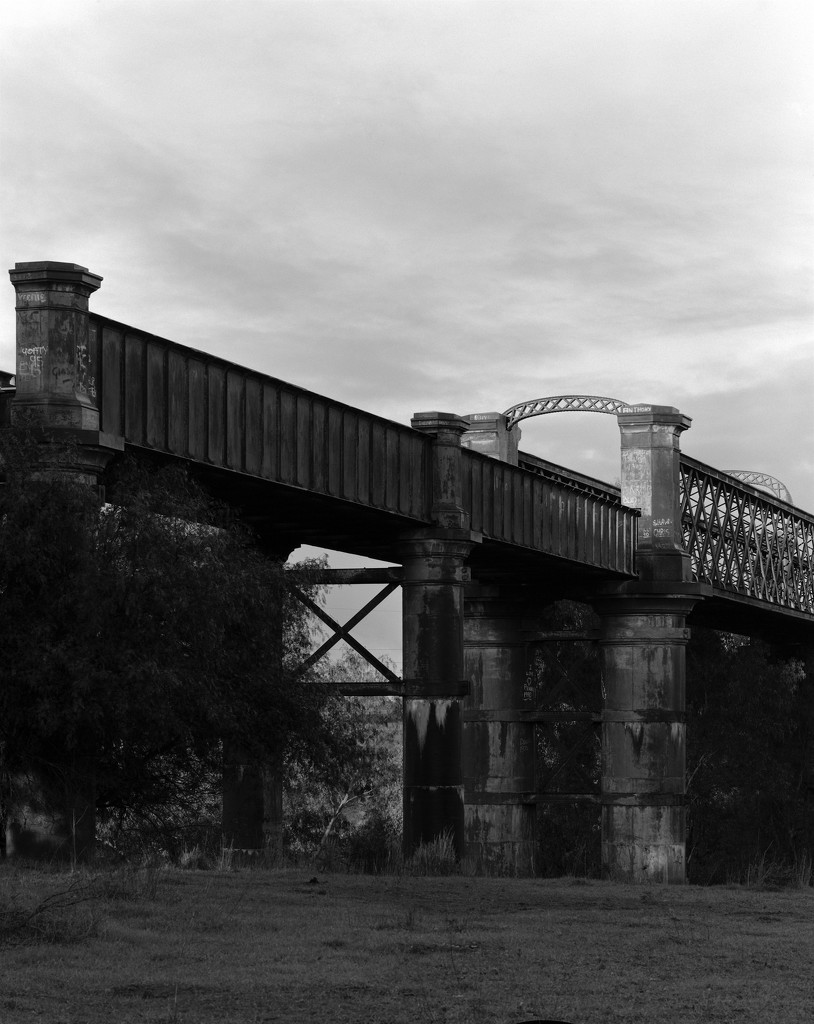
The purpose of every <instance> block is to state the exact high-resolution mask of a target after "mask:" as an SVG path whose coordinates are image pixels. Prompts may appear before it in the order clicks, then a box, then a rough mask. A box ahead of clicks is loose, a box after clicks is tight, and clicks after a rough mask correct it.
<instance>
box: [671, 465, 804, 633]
mask: <svg viewBox="0 0 814 1024" xmlns="http://www.w3.org/2000/svg"><path fill="white" fill-rule="evenodd" d="M681 522H682V526H683V535H684V549H685V550H686V551H688V552H689V554H690V559H691V563H692V571H693V576H694V578H695V579H696V580H697V581H698V582H700V583H709V584H712V586H713V587H717V588H719V589H721V590H727V591H730V592H735V593H738V594H743V595H744V596H746V597H752V598H757V599H758V600H760V601H767V602H769V603H771V604H776V605H781V606H782V607H785V608H790V609H793V610H795V611H800V612H807V613H808V614H810V615H811V614H814V517H812V516H809V515H807V514H806V513H805V512H801V511H799V510H797V509H794V508H792V507H791V506H790V505H788V504H786V503H785V502H783V503H781V502H778V501H777V500H775V499H773V498H772V497H771V496H770V495H768V494H759V493H757V492H756V491H754V490H752V489H751V488H748V487H742V486H739V484H738V482H737V481H736V480H734V479H733V478H732V477H729V476H727V475H726V474H723V473H720V472H718V471H717V470H715V469H712V468H711V467H709V466H704V465H703V464H702V463H700V462H696V461H695V460H694V459H687V458H685V457H682V459H681Z"/></svg>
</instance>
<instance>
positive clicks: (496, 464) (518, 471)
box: [463, 449, 638, 575]
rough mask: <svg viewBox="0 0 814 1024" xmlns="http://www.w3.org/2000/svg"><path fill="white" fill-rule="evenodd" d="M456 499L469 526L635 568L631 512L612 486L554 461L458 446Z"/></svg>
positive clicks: (561, 553) (586, 560) (600, 563)
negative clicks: (502, 456)
mask: <svg viewBox="0 0 814 1024" xmlns="http://www.w3.org/2000/svg"><path fill="white" fill-rule="evenodd" d="M463 456H464V458H463V494H464V507H466V508H468V509H470V511H471V516H472V529H473V530H476V531H478V532H480V533H483V535H484V536H485V537H489V538H490V539H493V540H499V541H506V542H508V543H511V544H520V545H523V546H525V547H529V548H534V549H535V550H538V551H545V552H547V553H550V554H553V555H557V556H558V557H561V558H567V559H572V560H576V561H579V562H582V563H583V564H587V565H594V566H597V567H601V568H607V569H613V570H614V571H616V572H624V573H629V574H630V575H635V572H636V569H635V558H636V524H637V520H638V513H637V512H636V511H634V510H633V509H629V508H626V507H625V506H623V505H622V504H621V502H620V500H619V492H618V491H616V490H615V489H613V488H604V487H603V485H601V484H600V483H599V482H598V481H590V482H591V483H592V484H593V485H594V486H591V487H589V486H587V482H589V478H587V477H579V478H575V479H568V478H567V476H566V471H564V470H562V468H561V467H556V466H553V465H549V464H541V465H533V464H532V462H531V461H530V460H529V459H527V458H526V459H524V461H523V464H522V465H521V466H512V465H511V464H510V463H507V462H502V461H500V460H499V459H494V458H490V457H489V456H488V455H483V454H481V453H479V452H473V451H470V450H468V449H465V450H464V451H463Z"/></svg>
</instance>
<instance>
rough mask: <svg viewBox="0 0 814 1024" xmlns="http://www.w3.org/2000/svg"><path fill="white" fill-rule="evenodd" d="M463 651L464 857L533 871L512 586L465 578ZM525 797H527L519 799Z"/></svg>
mask: <svg viewBox="0 0 814 1024" xmlns="http://www.w3.org/2000/svg"><path fill="white" fill-rule="evenodd" d="M464 609H465V617H464V657H465V667H466V675H467V678H468V679H469V683H470V693H469V697H468V698H467V699H466V702H465V709H466V710H465V711H464V736H463V750H464V784H465V800H466V803H465V811H464V831H465V838H466V857H467V860H468V861H470V862H471V863H472V864H473V865H474V866H475V868H476V870H478V871H479V872H483V873H486V874H498V875H531V874H533V873H534V861H535V848H536V827H535V826H536V807H535V805H534V803H532V802H530V801H528V799H527V798H528V796H529V794H531V793H533V792H534V786H535V779H534V725H533V723H532V722H526V721H522V720H520V719H519V718H518V712H522V709H523V708H524V707H528V708H530V707H531V706H532V702H531V700H530V699H528V698H529V697H530V694H528V693H527V692H526V675H527V671H528V644H527V642H526V641H525V640H524V639H523V638H522V636H521V626H522V619H523V616H524V612H525V611H526V607H525V602H524V597H523V594H522V592H521V591H520V589H519V588H513V589H509V588H505V587H497V586H484V585H478V584H469V585H467V587H466V592H465V602H464ZM524 797H525V798H526V800H525V801H524Z"/></svg>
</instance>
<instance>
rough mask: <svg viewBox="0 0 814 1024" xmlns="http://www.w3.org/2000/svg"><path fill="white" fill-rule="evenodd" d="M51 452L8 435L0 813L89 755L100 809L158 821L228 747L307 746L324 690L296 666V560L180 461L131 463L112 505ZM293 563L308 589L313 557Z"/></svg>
mask: <svg viewBox="0 0 814 1024" xmlns="http://www.w3.org/2000/svg"><path fill="white" fill-rule="evenodd" d="M44 455H47V456H48V458H49V459H50V465H51V466H53V458H54V456H53V452H47V451H46V447H45V446H42V445H37V444H35V443H34V442H32V441H31V440H30V439H27V438H25V437H24V436H21V435H20V434H19V433H18V432H13V431H4V432H3V436H2V438H0V457H1V458H2V461H3V464H4V467H5V476H6V482H5V485H4V487H3V488H2V494H0V600H1V601H2V615H0V645H2V649H3V652H4V684H3V687H2V689H0V755H2V756H1V757H0V767H1V768H2V772H3V777H4V779H5V800H4V803H5V805H6V806H5V807H4V811H5V812H6V813H7V812H8V810H9V805H10V804H11V803H12V802H13V800H14V794H13V793H12V792H10V791H9V787H10V785H11V780H13V779H14V778H18V777H19V776H20V774H21V773H24V772H25V771H27V770H31V769H32V768H33V769H35V770H36V771H38V772H45V773H51V774H52V775H56V776H66V775H67V776H70V775H71V773H81V772H83V771H86V770H87V766H88V765H89V764H92V772H93V775H94V778H95V786H96V791H97V802H98V807H99V810H100V812H101V813H102V815H103V816H104V815H108V816H115V815H118V816H119V817H123V816H127V815H129V816H133V815H136V816H137V817H138V816H144V817H149V816H156V815H157V814H160V812H161V808H166V807H169V806H172V807H173V808H175V810H177V809H178V808H179V807H180V808H182V809H183V808H184V807H187V808H192V807H193V806H194V805H195V804H197V803H199V802H200V799H199V794H200V791H201V786H202V784H203V783H204V782H205V780H206V778H207V776H208V775H210V774H211V772H212V771H213V770H215V769H216V768H217V766H218V765H219V760H220V751H221V744H222V743H228V742H232V743H239V744H240V746H241V748H242V749H243V750H244V751H245V753H246V756H247V758H248V759H256V760H263V759H264V758H266V757H268V756H269V755H270V753H272V752H278V751H279V750H280V749H281V748H282V747H283V746H284V745H286V744H288V745H289V746H294V747H297V748H299V749H301V750H302V751H304V752H308V751H311V750H312V749H313V748H314V746H315V744H317V743H318V742H320V737H321V735H322V730H323V726H324V718H323V714H322V705H323V702H324V699H325V695H326V687H325V685H324V684H323V683H321V682H320V681H319V680H318V679H315V678H313V677H307V678H299V677H296V676H295V674H294V672H293V668H294V667H295V665H296V664H297V663H298V662H299V660H300V659H301V655H302V653H303V651H304V649H305V647H306V644H307V643H308V635H309V624H308V621H307V619H306V617H305V615H304V614H303V612H302V610H301V606H300V605H299V604H298V603H297V602H296V601H294V600H293V599H292V598H291V597H290V595H289V590H288V586H287V572H288V571H290V570H286V569H284V568H283V567H282V566H281V565H280V564H279V563H277V562H275V561H273V560H272V559H270V558H267V557H266V556H265V555H264V554H263V553H262V552H261V551H260V550H259V548H258V547H257V545H256V544H255V543H254V541H253V539H252V537H251V536H250V535H249V533H248V532H247V531H246V530H244V529H243V528H242V527H241V526H240V525H239V524H238V523H237V522H236V521H235V520H234V517H233V516H232V515H230V514H229V512H228V510H226V509H225V508H223V507H221V506H219V505H217V504H216V503H215V502H213V501H212V500H211V499H210V498H209V497H208V496H207V495H206V494H205V493H204V492H203V491H202V490H201V489H200V488H199V487H198V486H197V485H196V484H195V483H194V482H193V481H192V480H191V479H190V477H189V476H188V475H187V474H186V473H185V472H184V471H183V470H182V469H180V468H178V467H164V468H158V467H155V466H151V465H149V464H146V463H144V462H136V461H134V460H130V459H122V460H120V461H119V462H118V463H117V464H116V465H115V466H114V468H113V471H112V472H111V474H110V478H109V481H108V499H109V504H107V505H106V506H105V507H104V508H103V509H102V511H101V513H100V511H99V507H98V501H97V499H96V495H95V494H93V493H92V491H91V490H90V489H89V488H88V487H87V486H81V485H77V484H76V483H75V482H73V480H72V478H71V476H70V474H65V476H64V478H62V479H60V478H59V476H55V475H54V473H53V471H51V472H49V473H48V474H45V473H42V472H39V467H38V460H40V459H41V457H43V456H44ZM64 457H65V459H66V461H69V460H70V452H68V453H65V454H64ZM296 573H297V585H298V587H299V588H300V589H304V590H306V591H307V592H310V593H312V594H313V593H314V591H315V587H314V586H313V584H312V582H311V581H310V576H311V574H312V567H311V566H310V565H308V564H306V565H305V566H300V567H298V568H297V570H296Z"/></svg>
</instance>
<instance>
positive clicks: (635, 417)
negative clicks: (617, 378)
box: [617, 405, 692, 583]
mask: <svg viewBox="0 0 814 1024" xmlns="http://www.w3.org/2000/svg"><path fill="white" fill-rule="evenodd" d="M617 421H618V423H619V431H620V434H621V456H622V504H623V505H627V506H628V507H629V508H637V509H639V512H640V515H641V518H640V519H639V528H638V537H637V542H636V569H637V572H638V574H639V581H640V582H650V581H665V582H671V583H678V582H688V581H689V580H690V579H691V568H690V556H689V554H688V553H687V552H686V551H684V545H683V540H682V526H681V519H680V510H681V503H680V496H679V495H680V490H679V488H680V473H681V467H680V461H681V452H680V448H679V438H680V436H681V434H682V433H683V431H685V430H687V428H688V427H689V426H690V423H691V422H692V420H691V419H690V417H689V416H684V415H683V414H682V413H680V412H679V411H678V409H675V408H674V407H673V406H667V405H636V406H631V407H630V408H629V410H627V411H625V412H623V413H620V414H619V415H618V416H617Z"/></svg>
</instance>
